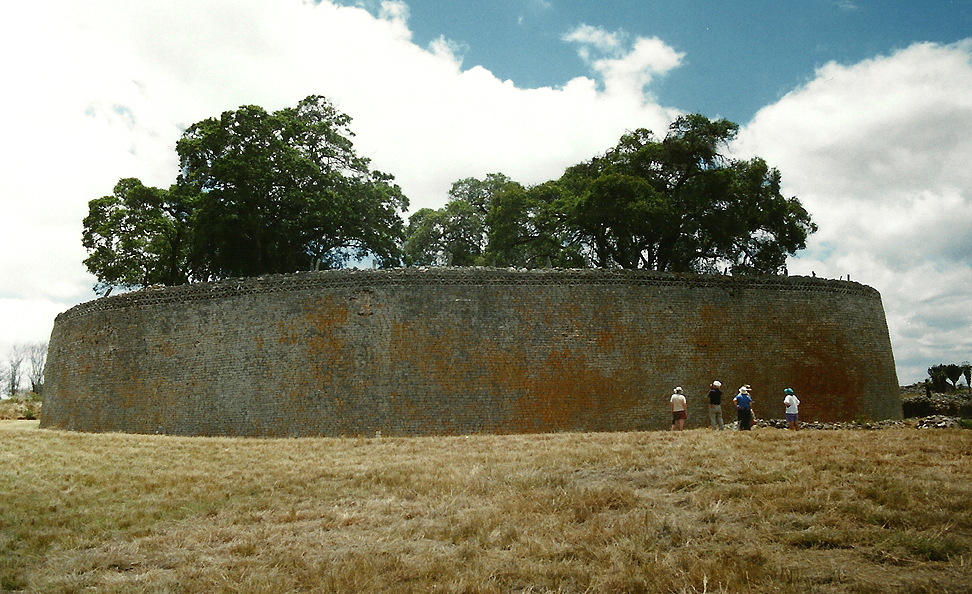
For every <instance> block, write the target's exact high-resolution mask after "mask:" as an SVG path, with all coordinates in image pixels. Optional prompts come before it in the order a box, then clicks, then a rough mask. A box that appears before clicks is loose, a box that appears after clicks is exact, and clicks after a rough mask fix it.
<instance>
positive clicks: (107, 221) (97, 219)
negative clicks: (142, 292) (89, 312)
mask: <svg viewBox="0 0 972 594" xmlns="http://www.w3.org/2000/svg"><path fill="white" fill-rule="evenodd" d="M190 212H191V201H185V200H182V199H181V194H180V192H179V191H178V188H175V187H173V188H172V189H170V190H163V189H160V188H152V187H148V186H145V185H143V184H142V182H141V181H139V180H137V179H134V178H126V179H122V180H120V181H119V182H118V183H117V184H115V188H114V191H113V192H112V194H111V195H109V196H104V197H102V198H96V199H94V200H92V201H91V202H89V203H88V216H86V217H85V218H84V223H83V224H84V234H83V236H82V240H81V243H82V245H84V247H85V249H87V250H88V257H87V258H86V259H85V260H84V264H85V266H87V268H88V270H89V271H90V272H92V273H93V274H94V275H95V276H96V277H97V279H98V282H97V284H96V285H95V291H96V292H97V293H98V294H104V293H106V292H108V291H109V290H110V289H111V287H122V288H126V289H129V288H137V287H145V286H149V285H155V284H161V285H178V284H183V283H186V282H188V280H189V249H190V242H191V240H190V234H191V229H190V224H189V218H190Z"/></svg>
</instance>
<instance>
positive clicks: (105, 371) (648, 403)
mask: <svg viewBox="0 0 972 594" xmlns="http://www.w3.org/2000/svg"><path fill="white" fill-rule="evenodd" d="M45 374H46V383H45V387H44V388H45V398H44V407H43V411H42V414H41V426H42V427H46V428H57V429H69V430H76V431H91V432H102V431H120V432H130V433H165V434H178V435H234V436H295V437H296V436H353V435H364V436H373V435H375V433H376V432H378V431H380V432H381V434H382V435H386V436H389V435H450V434H468V433H530V432H557V431H631V430H650V429H667V428H668V427H669V425H670V423H671V415H670V407H669V395H670V394H671V390H672V388H674V387H675V386H682V387H683V388H684V391H685V393H686V395H687V398H688V423H687V426H688V427H700V426H705V425H706V424H707V423H708V401H707V399H706V394H707V391H708V385H709V383H710V382H711V381H712V380H714V379H719V380H721V381H722V383H723V385H724V390H725V392H726V395H725V397H724V399H723V409H724V415H725V416H726V418H727V419H731V418H734V415H733V412H734V410H733V408H732V404H731V399H732V396H733V395H735V390H736V388H738V387H739V386H741V385H743V384H750V385H751V386H752V388H753V397H754V401H755V402H754V410H755V412H756V415H757V416H761V417H782V415H783V405H782V400H783V389H784V388H787V387H791V388H793V389H794V390H795V391H796V393H797V395H798V396H799V397H800V400H801V401H802V405H801V407H800V413H801V418H802V419H804V420H807V421H814V420H816V421H828V422H830V421H847V420H854V419H857V418H862V417H864V418H868V419H873V420H880V419H900V418H901V401H900V397H899V394H898V381H897V376H896V373H895V367H894V358H893V355H892V351H891V342H890V338H889V335H888V328H887V322H886V319H885V314H884V308H883V305H882V302H881V296H880V294H879V293H878V292H877V291H876V290H874V289H872V288H870V287H867V286H864V285H861V284H858V283H854V282H850V281H836V280H825V279H818V278H806V277H775V276H774V277H729V276H706V275H673V274H663V273H655V272H647V271H605V270H531V271H527V270H508V269H492V268H406V269H394V270H334V271H324V272H309V273H298V274H292V275H279V276H268V277H260V278H248V279H234V280H227V281H222V282H218V283H200V284H193V285H185V286H181V287H171V288H164V289H148V290H142V291H137V292H132V293H127V294H123V295H116V296H112V297H107V298H101V299H97V300H94V301H90V302H88V303H83V304H81V305H78V306H76V307H74V308H72V309H70V310H68V311H66V312H64V313H62V314H61V315H59V316H58V317H57V319H56V321H55V324H54V330H53V332H52V334H51V340H50V343H49V354H48V359H47V367H46V371H45Z"/></svg>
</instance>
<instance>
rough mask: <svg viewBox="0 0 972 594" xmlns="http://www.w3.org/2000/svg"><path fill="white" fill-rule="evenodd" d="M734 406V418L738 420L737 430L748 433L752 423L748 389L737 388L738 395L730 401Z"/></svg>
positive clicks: (750, 399) (750, 400)
mask: <svg viewBox="0 0 972 594" xmlns="http://www.w3.org/2000/svg"><path fill="white" fill-rule="evenodd" d="M732 401H733V402H734V403H735V404H736V417H737V418H738V419H739V430H740V431H749V429H750V427H751V426H752V423H753V399H752V398H750V396H749V388H747V387H746V386H743V387H741V388H739V393H738V394H736V397H735V398H733V399H732Z"/></svg>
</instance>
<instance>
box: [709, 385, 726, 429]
mask: <svg viewBox="0 0 972 594" xmlns="http://www.w3.org/2000/svg"><path fill="white" fill-rule="evenodd" d="M709 422H710V423H712V428H713V429H718V430H719V431H722V430H723V429H725V425H723V423H722V382H720V381H719V380H715V381H714V382H712V383H711V384H709Z"/></svg>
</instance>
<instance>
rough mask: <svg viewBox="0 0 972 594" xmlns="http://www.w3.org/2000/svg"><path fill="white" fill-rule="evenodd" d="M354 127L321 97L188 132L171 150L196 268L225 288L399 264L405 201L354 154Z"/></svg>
mask: <svg viewBox="0 0 972 594" xmlns="http://www.w3.org/2000/svg"><path fill="white" fill-rule="evenodd" d="M350 121H351V119H350V118H349V117H348V116H347V115H345V114H342V113H340V112H338V111H337V109H335V108H334V106H333V105H332V104H331V103H330V102H329V101H328V100H327V99H326V98H324V97H321V96H310V97H307V98H306V99H304V100H302V101H301V102H300V103H299V104H298V105H297V107H296V108H287V109H283V110H280V111H277V112H274V113H272V114H270V113H267V112H266V111H264V110H263V109H262V108H260V107H257V106H243V107H241V108H239V109H238V110H237V111H227V112H224V113H223V114H222V116H221V117H220V118H219V119H215V118H211V119H208V120H204V121H202V122H199V123H196V124H193V125H192V126H190V127H189V129H188V130H186V132H185V134H184V135H183V137H182V139H181V140H179V142H178V143H177V145H176V151H177V152H178V154H179V159H180V163H181V168H182V173H181V175H180V176H179V184H180V185H183V186H188V187H189V188H191V189H192V191H193V192H194V193H195V194H196V196H197V198H196V202H197V204H196V208H195V212H194V215H193V224H194V230H195V234H194V238H195V245H194V248H195V249H194V262H193V264H194V268H195V270H196V271H197V273H198V274H200V276H203V277H207V278H225V277H231V276H255V275H259V274H264V273H282V272H293V271H296V270H300V269H304V268H307V267H308V266H309V265H310V263H311V262H319V263H321V264H322V265H323V266H325V267H340V266H343V265H345V264H346V262H347V261H348V260H351V259H362V258H366V257H372V258H374V259H375V261H376V262H377V263H378V265H380V266H383V267H384V266H395V265H398V264H400V262H401V249H400V242H401V239H402V236H403V233H404V223H403V222H402V219H401V217H400V216H399V212H400V211H404V210H406V209H407V207H408V200H407V199H406V198H405V196H404V195H403V194H402V192H401V190H400V188H399V187H398V186H397V185H394V184H393V183H392V181H393V179H394V178H393V177H392V176H390V175H388V174H385V173H381V172H377V171H371V170H369V167H368V166H369V160H368V159H366V158H364V157H360V156H358V155H357V154H355V152H354V148H353V145H352V142H351V137H352V136H353V134H352V133H351V131H350V129H349V127H348V126H349V124H350Z"/></svg>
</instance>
